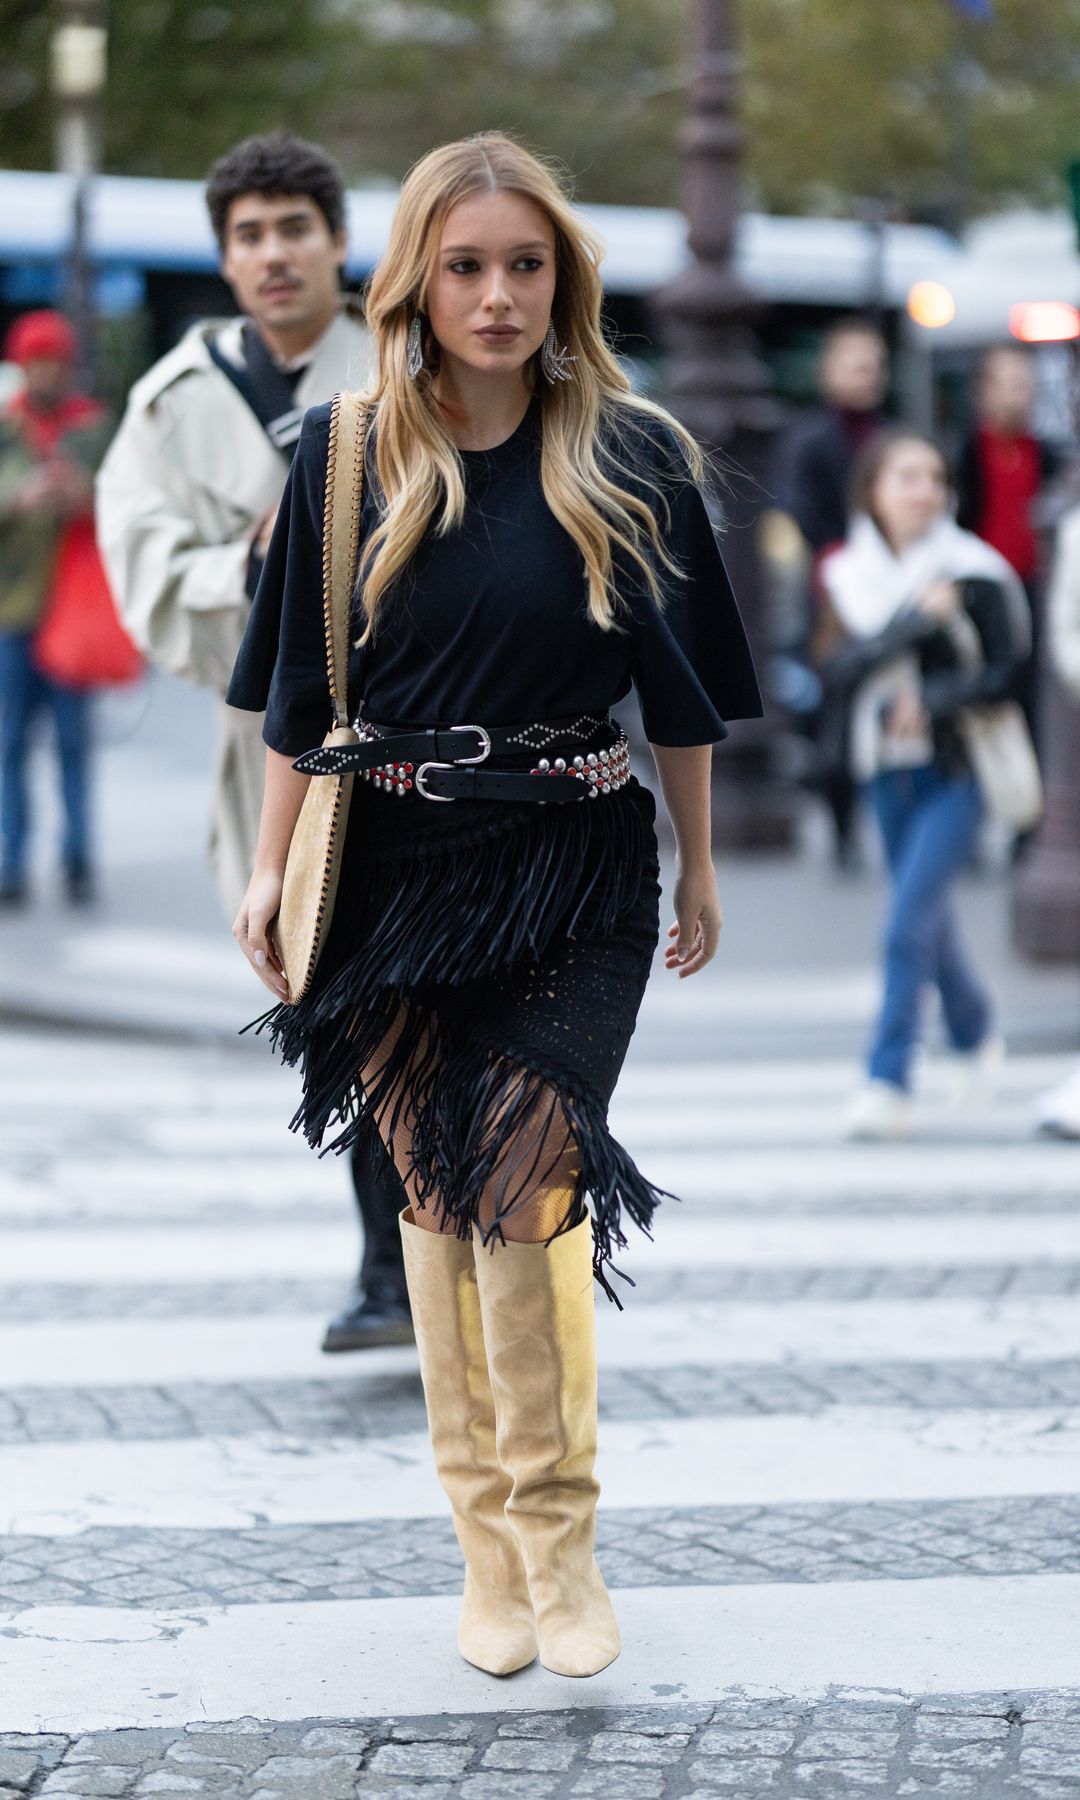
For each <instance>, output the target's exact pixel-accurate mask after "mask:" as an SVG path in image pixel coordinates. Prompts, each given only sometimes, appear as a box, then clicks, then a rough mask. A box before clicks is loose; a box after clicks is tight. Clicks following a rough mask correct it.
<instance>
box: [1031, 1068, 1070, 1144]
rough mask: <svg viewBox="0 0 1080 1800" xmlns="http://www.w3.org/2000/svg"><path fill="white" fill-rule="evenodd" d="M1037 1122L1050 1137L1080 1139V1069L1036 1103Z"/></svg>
mask: <svg viewBox="0 0 1080 1800" xmlns="http://www.w3.org/2000/svg"><path fill="white" fill-rule="evenodd" d="M1035 1122H1036V1124H1037V1126H1038V1129H1039V1130H1040V1131H1044V1132H1045V1133H1046V1134H1047V1136H1048V1137H1060V1138H1080V1069H1076V1070H1075V1071H1074V1073H1073V1074H1072V1075H1070V1076H1069V1079H1068V1080H1067V1081H1063V1082H1062V1084H1061V1086H1060V1087H1056V1088H1051V1090H1050V1092H1049V1093H1048V1094H1042V1095H1041V1096H1040V1098H1039V1099H1038V1100H1037V1101H1036V1103H1035Z"/></svg>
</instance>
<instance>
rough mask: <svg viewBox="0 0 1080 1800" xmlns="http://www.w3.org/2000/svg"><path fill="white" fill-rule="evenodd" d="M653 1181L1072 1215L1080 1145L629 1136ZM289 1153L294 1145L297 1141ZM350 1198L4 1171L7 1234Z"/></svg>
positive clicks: (314, 1162) (748, 1200)
mask: <svg viewBox="0 0 1080 1800" xmlns="http://www.w3.org/2000/svg"><path fill="white" fill-rule="evenodd" d="M627 1138H628V1142H629V1147H630V1148H631V1150H633V1151H634V1152H635V1153H637V1154H638V1156H639V1157H640V1160H641V1163H642V1167H643V1169H644V1172H645V1173H646V1174H647V1175H648V1176H649V1178H650V1179H651V1180H652V1181H654V1182H656V1183H657V1184H658V1185H659V1186H660V1187H663V1188H666V1189H669V1190H670V1191H671V1192H673V1193H675V1194H679V1195H681V1196H682V1197H683V1198H684V1199H685V1200H686V1201H687V1202H688V1203H690V1204H692V1205H702V1204H708V1205H709V1206H710V1208H712V1209H714V1210H718V1211H728V1212H730V1211H733V1210H736V1209H737V1210H739V1211H745V1212H747V1213H755V1214H759V1213H761V1212H768V1211H774V1212H778V1213H783V1212H787V1211H797V1210H798V1209H799V1208H800V1207H803V1208H806V1207H819V1206H822V1205H824V1206H826V1207H828V1206H830V1205H835V1204H838V1203H844V1204H851V1203H853V1202H862V1203H864V1204H870V1205H872V1206H874V1207H878V1206H880V1205H881V1204H882V1202H884V1201H888V1202H889V1204H890V1205H891V1206H893V1207H895V1208H896V1209H897V1211H898V1212H901V1213H903V1212H905V1211H910V1212H918V1211H925V1210H927V1200H928V1197H929V1196H931V1195H932V1196H933V1198H934V1201H935V1205H934V1207H933V1210H934V1211H935V1212H936V1211H938V1210H942V1211H947V1210H948V1208H949V1206H950V1204H956V1203H958V1202H960V1201H964V1200H967V1201H970V1202H971V1203H972V1204H973V1205H975V1206H977V1205H978V1204H979V1203H980V1202H981V1203H983V1204H987V1203H989V1202H991V1201H998V1202H1005V1203H1007V1202H1013V1203H1016V1204H1017V1205H1019V1204H1020V1203H1021V1202H1022V1203H1023V1204H1024V1205H1034V1204H1039V1205H1046V1204H1048V1203H1052V1204H1059V1205H1062V1206H1064V1205H1066V1204H1069V1203H1073V1204H1074V1203H1075V1201H1076V1199H1077V1196H1078V1194H1080V1150H1078V1148H1077V1146H1076V1145H1074V1144H1068V1143H1045V1144H1044V1143H1037V1142H1033V1143H1030V1144H1013V1143H1003V1144H998V1145H986V1144H978V1145H973V1144H969V1143H962V1142H961V1143H955V1142H944V1141H943V1142H939V1143H931V1142H920V1143H917V1144H908V1145H905V1146H903V1147H901V1148H897V1147H895V1146H886V1145H863V1144H851V1145H841V1144H835V1145H832V1144H830V1145H825V1146H806V1147H805V1148H803V1149H802V1150H800V1152H799V1154H798V1155H793V1154H792V1152H791V1150H790V1149H784V1148H779V1149H778V1148H775V1147H772V1146H770V1148H768V1149H763V1150H747V1149H746V1148H741V1149H740V1148H732V1149H728V1148H727V1147H726V1146H720V1145H718V1146H717V1147H716V1148H715V1149H713V1150H712V1151H710V1152H703V1151H697V1150H686V1151H681V1150H677V1149H672V1148H671V1146H670V1144H668V1143H665V1144H664V1145H663V1146H656V1147H654V1148H653V1149H652V1150H651V1151H650V1150H649V1148H648V1146H647V1145H645V1144H643V1143H639V1142H638V1141H637V1138H636V1136H634V1137H631V1136H630V1134H629V1133H627ZM285 1142H286V1144H287V1143H288V1139H287V1137H286V1138H285ZM348 1191H349V1186H348V1172H347V1169H346V1168H345V1167H344V1165H343V1163H342V1162H340V1161H339V1160H337V1159H334V1158H329V1157H328V1158H325V1159H323V1160H321V1161H320V1160H319V1159H318V1158H316V1157H314V1156H310V1155H304V1154H303V1153H301V1152H300V1151H297V1152H296V1153H295V1154H293V1151H292V1149H291V1148H290V1149H288V1150H286V1151H282V1150H281V1149H280V1147H278V1148H275V1149H270V1150H267V1152H266V1153H265V1154H264V1155H263V1156H259V1157H257V1156H249V1157H246V1158H239V1159H237V1160H236V1161H235V1162H226V1161H225V1160H223V1159H222V1158H221V1157H220V1156H219V1157H214V1156H205V1155H191V1156H188V1157H184V1158H168V1157H160V1156H150V1155H146V1156H117V1157H116V1158H115V1160H106V1159H101V1160H97V1159H90V1158H88V1157H85V1156H83V1157H78V1158H76V1157H71V1158H63V1159H58V1160H57V1162H56V1163H55V1164H54V1165H53V1167H52V1168H51V1169H50V1170H48V1171H47V1172H45V1173H42V1174H40V1175H16V1174H13V1173H10V1172H6V1173H0V1224H2V1223H3V1222H4V1221H5V1220H7V1221H12V1220H15V1219H19V1218H24V1219H25V1218H35V1217H42V1218H47V1217H53V1218H71V1217H85V1218H102V1219H105V1218H110V1217H119V1216H125V1215H128V1214H133V1215H135V1216H137V1217H139V1218H146V1217H147V1216H153V1215H154V1214H157V1215H158V1216H160V1215H161V1213H162V1212H163V1211H165V1210H167V1211H168V1213H169V1215H170V1217H173V1216H176V1215H180V1216H183V1215H184V1214H185V1213H186V1214H188V1215H190V1216H193V1217H198V1216H199V1215H200V1214H201V1213H213V1212H215V1211H219V1210H220V1208H221V1207H222V1206H223V1205H232V1206H238V1207H243V1208H245V1209H250V1210H251V1211H253V1212H255V1213H266V1214H274V1213H281V1212H283V1211H287V1210H288V1209H290V1208H300V1207H301V1206H303V1205H306V1204H311V1205H315V1206H319V1205H322V1206H324V1207H327V1206H330V1205H332V1204H333V1203H334V1199H335V1196H340V1195H345V1194H347V1193H348Z"/></svg>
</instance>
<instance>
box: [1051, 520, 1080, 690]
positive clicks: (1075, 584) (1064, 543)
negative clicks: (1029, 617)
mask: <svg viewBox="0 0 1080 1800" xmlns="http://www.w3.org/2000/svg"><path fill="white" fill-rule="evenodd" d="M1049 619H1050V650H1051V654H1052V656H1053V659H1054V667H1055V668H1056V670H1057V672H1058V674H1059V675H1060V677H1061V679H1062V681H1063V682H1064V683H1065V686H1066V687H1067V688H1068V689H1069V692H1070V693H1071V694H1073V695H1074V696H1075V698H1076V699H1077V700H1080V506H1078V507H1075V508H1074V509H1073V511H1072V512H1070V513H1066V515H1065V518H1064V519H1063V520H1062V523H1061V528H1060V531H1059V533H1058V543H1057V555H1056V556H1055V558H1054V574H1053V579H1052V581H1051V584H1050V600H1049Z"/></svg>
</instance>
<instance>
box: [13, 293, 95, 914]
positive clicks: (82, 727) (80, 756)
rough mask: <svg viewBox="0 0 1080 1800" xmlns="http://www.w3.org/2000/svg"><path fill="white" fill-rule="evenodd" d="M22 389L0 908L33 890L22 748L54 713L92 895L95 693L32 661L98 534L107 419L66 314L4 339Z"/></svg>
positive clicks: (25, 320)
mask: <svg viewBox="0 0 1080 1800" xmlns="http://www.w3.org/2000/svg"><path fill="white" fill-rule="evenodd" d="M4 357H5V360H6V361H8V362H12V363H17V364H18V366H19V368H20V369H21V370H22V374H23V378H24V380H23V386H22V388H21V389H20V391H19V392H18V393H17V394H16V395H15V397H14V398H13V399H12V400H11V401H9V403H8V405H7V406H6V407H5V408H4V410H3V412H2V414H0V839H2V862H0V904H3V905H4V906H8V907H10V906H16V905H20V904H22V903H23V902H24V901H25V900H26V899H27V897H28V893H29V889H28V882H27V867H26V862H27V849H28V840H29V833H30V808H29V798H28V792H27V781H26V763H27V755H28V750H29V746H30V741H31V735H32V731H33V727H34V724H35V721H36V718H37V716H38V715H39V714H40V713H41V712H44V711H48V712H50V713H51V714H52V717H53V722H54V725H55V729H56V741H57V748H58V753H59V759H60V778H61V791H62V797H63V804H64V821H65V824H64V839H63V864H64V874H65V879H66V884H67V892H68V897H69V899H71V900H72V901H73V902H75V903H85V902H86V901H88V900H90V899H91V898H92V896H93V872H92V860H91V851H90V817H89V791H88V789H89V781H88V776H89V752H90V743H89V692H88V690H87V689H86V688H80V687H74V686H69V685H68V684H67V683H64V682H59V681H54V680H51V679H50V678H49V676H47V675H46V674H44V673H43V672H42V670H41V668H40V667H39V666H38V663H37V661H36V659H35V653H34V652H35V634H36V631H37V628H38V626H39V625H40V623H41V621H42V618H43V617H44V615H45V612H46V610H47V608H48V606H49V604H50V602H51V601H52V600H53V598H54V587H55V583H56V580H57V573H58V570H59V568H60V559H61V552H62V551H63V550H64V548H65V546H66V544H67V543H68V541H69V539H70V537H71V535H72V534H73V533H74V534H79V533H83V534H85V533H86V532H87V531H89V532H90V534H91V539H92V534H93V462H94V450H93V446H94V445H95V443H97V441H98V440H101V441H100V446H99V447H100V448H103V447H104V443H103V435H102V434H103V432H104V431H105V430H106V429H107V421H106V419H105V414H104V412H103V409H102V408H101V407H100V406H99V405H98V403H97V401H95V400H91V399H89V398H88V397H87V396H86V395H84V394H80V393H78V392H77V391H76V390H75V386H74V375H75V363H76V342H75V335H74V332H73V331H72V328H71V326H70V325H69V324H68V322H67V320H66V319H65V318H64V317H63V315H62V314H61V313H57V312H48V311H42V312H31V313H24V314H23V316H22V317H21V318H19V319H17V320H16V321H15V324H14V325H13V326H12V328H11V330H10V331H9V332H8V335H7V338H6V340H5V343H4Z"/></svg>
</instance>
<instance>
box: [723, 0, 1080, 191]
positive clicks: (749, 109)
mask: <svg viewBox="0 0 1080 1800" xmlns="http://www.w3.org/2000/svg"><path fill="white" fill-rule="evenodd" d="M995 12H996V17H995V20H994V22H993V23H992V24H988V23H980V22H979V21H977V20H973V19H968V18H964V17H963V16H962V15H961V13H960V12H959V10H958V9H957V8H956V7H955V6H953V5H952V4H951V3H950V0H918V3H917V4H908V5H883V4H881V0H743V18H744V30H745V36H746V49H747V63H748V78H747V82H746V122H747V127H748V133H749V153H748V164H749V168H750V172H751V176H752V179H753V182H754V184H755V186H756V187H757V189H758V190H759V192H760V194H761V195H762V197H763V198H764V200H765V201H766V203H767V204H768V205H769V206H770V207H772V208H774V209H777V210H789V211H810V210H817V209H819V208H821V207H823V206H824V207H826V208H828V209H835V208H836V207H838V206H843V205H845V204H848V203H850V200H851V198H852V197H853V196H868V195H877V196H883V197H885V198H886V199H889V200H892V201H893V202H895V203H896V204H897V206H898V207H899V208H900V209H901V210H903V211H906V212H908V213H910V214H912V215H914V216H928V215H929V216H933V215H934V214H940V213H946V214H949V213H955V212H956V210H957V209H958V206H960V207H961V208H963V209H965V210H966V209H968V208H972V209H975V210H980V209H986V208H988V207H992V206H998V205H1001V204H1003V203H1008V202H1011V201H1013V200H1031V201H1035V202H1037V203H1046V202H1049V201H1054V200H1060V198H1061V196H1062V181H1063V176H1064V172H1065V167H1066V165H1067V163H1068V161H1069V159H1070V158H1071V157H1074V156H1080V0H996V7H995Z"/></svg>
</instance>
